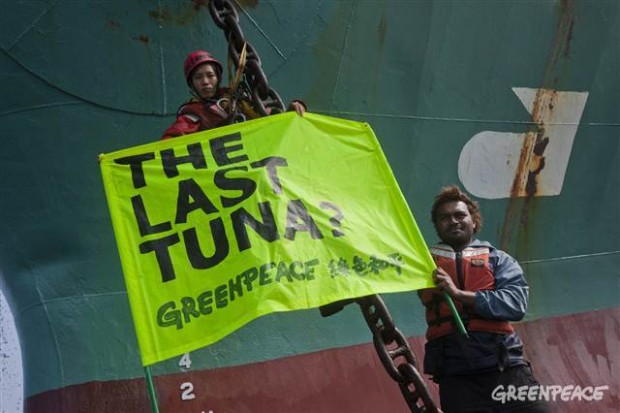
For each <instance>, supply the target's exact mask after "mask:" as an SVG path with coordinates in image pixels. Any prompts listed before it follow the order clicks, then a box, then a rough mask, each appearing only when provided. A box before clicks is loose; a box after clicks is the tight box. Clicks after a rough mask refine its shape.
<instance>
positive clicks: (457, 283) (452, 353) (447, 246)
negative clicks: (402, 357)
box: [419, 186, 548, 413]
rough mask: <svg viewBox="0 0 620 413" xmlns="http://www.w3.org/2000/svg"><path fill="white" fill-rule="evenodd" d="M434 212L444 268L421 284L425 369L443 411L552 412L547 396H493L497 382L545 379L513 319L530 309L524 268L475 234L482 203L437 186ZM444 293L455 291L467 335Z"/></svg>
mask: <svg viewBox="0 0 620 413" xmlns="http://www.w3.org/2000/svg"><path fill="white" fill-rule="evenodd" d="M431 219H432V222H433V224H434V226H435V230H436V232H437V235H438V236H439V238H440V239H441V241H442V242H441V243H439V244H438V245H436V246H434V247H432V248H431V254H432V256H433V258H434V260H435V262H436V264H437V267H438V268H437V270H436V271H435V273H434V274H433V279H434V281H435V285H436V288H432V289H426V290H421V291H419V296H420V298H421V300H422V303H423V304H424V306H425V307H426V320H427V324H428V329H427V332H426V338H427V340H428V341H427V343H426V347H425V357H424V372H425V373H427V374H430V375H432V376H433V380H434V381H436V382H437V383H438V384H439V395H440V400H441V408H442V410H443V411H444V412H445V413H454V412H478V413H484V412H547V411H548V410H547V406H546V403H545V402H544V401H540V400H538V398H535V397H531V398H527V397H526V398H521V399H522V400H510V401H506V400H497V398H494V397H493V393H494V391H495V392H497V390H496V388H497V387H498V386H503V388H502V389H504V390H505V389H507V388H508V386H515V388H519V387H520V386H527V387H528V388H529V387H536V386H539V384H538V382H537V381H536V379H535V378H534V376H533V375H532V371H531V368H530V364H529V362H528V361H527V360H526V359H525V358H524V356H523V343H522V342H521V339H520V338H519V336H518V335H517V334H515V331H514V329H513V327H512V325H511V324H510V321H518V320H521V319H522V318H523V316H524V315H525V311H526V309H527V298H528V285H527V282H526V280H525V278H524V276H523V270H522V269H521V267H520V266H519V264H518V263H517V261H516V260H515V259H514V258H512V257H511V256H509V255H508V254H507V253H505V252H504V251H501V250H498V249H496V248H495V247H493V246H492V245H491V244H489V243H488V242H486V241H478V240H476V239H474V235H475V234H476V233H478V231H480V229H481V228H482V215H481V213H480V209H479V207H478V203H477V202H475V201H473V200H471V199H470V198H469V197H468V196H467V195H466V194H465V193H463V192H462V191H461V190H460V189H459V188H458V187H456V186H449V187H446V188H443V189H442V190H441V191H440V192H439V194H438V195H437V197H436V198H435V203H434V204H433V207H432V211H431ZM444 293H447V294H448V295H449V296H450V297H452V300H453V301H454V304H455V306H456V308H457V310H458V312H459V314H460V316H461V318H462V320H463V322H464V324H465V326H466V329H467V331H468V334H469V338H466V337H464V336H462V335H461V334H460V333H459V332H458V330H457V328H456V325H455V322H454V318H453V317H452V315H451V312H450V307H449V305H448V303H447V301H446V299H445V298H444ZM534 390H536V389H534ZM532 399H533V400H532Z"/></svg>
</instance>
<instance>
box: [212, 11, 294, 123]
mask: <svg viewBox="0 0 620 413" xmlns="http://www.w3.org/2000/svg"><path fill="white" fill-rule="evenodd" d="M209 12H210V13H211V17H212V18H213V21H214V22H215V24H216V25H217V27H219V28H220V29H222V30H223V31H224V36H225V37H226V40H227V41H228V55H229V56H230V59H231V60H232V62H233V64H234V66H235V69H237V68H238V67H239V58H240V55H241V51H242V50H243V46H244V45H246V53H247V56H246V64H245V67H244V69H243V73H244V81H243V82H242V83H243V84H244V85H240V86H241V90H242V91H243V90H246V91H248V92H249V98H250V99H251V100H252V105H253V107H254V110H256V112H258V114H259V115H260V116H267V115H273V114H276V113H281V112H284V110H285V109H284V103H283V102H282V99H281V98H280V95H278V92H276V91H275V90H274V89H272V88H271V87H269V83H268V82H267V76H266V75H265V72H264V71H263V68H262V66H261V61H260V57H259V56H258V53H257V52H256V50H255V49H254V47H253V46H252V45H251V44H250V43H247V42H246V40H245V37H244V36H243V30H241V26H239V15H238V13H237V10H236V9H235V6H234V5H233V4H232V2H230V1H229V0H211V1H209Z"/></svg>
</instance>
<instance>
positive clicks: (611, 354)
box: [26, 308, 620, 413]
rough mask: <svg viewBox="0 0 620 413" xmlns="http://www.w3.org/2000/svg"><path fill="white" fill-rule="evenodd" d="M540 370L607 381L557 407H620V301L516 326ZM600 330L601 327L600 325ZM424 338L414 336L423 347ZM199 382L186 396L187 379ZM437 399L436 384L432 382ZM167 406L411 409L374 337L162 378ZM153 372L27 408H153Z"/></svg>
mask: <svg viewBox="0 0 620 413" xmlns="http://www.w3.org/2000/svg"><path fill="white" fill-rule="evenodd" d="M517 330H518V331H519V333H520V334H521V336H522V337H523V339H524V341H525V342H526V346H527V351H528V357H529V358H530V359H531V360H532V364H533V365H534V371H535V373H536V375H537V377H538V379H539V380H540V381H541V383H542V384H545V385H569V384H572V385H579V386H582V387H586V386H602V385H608V386H609V390H606V391H604V396H603V399H602V400H601V401H598V402H585V401H581V402H579V401H575V400H573V401H569V402H564V401H560V400H558V401H556V402H552V403H550V407H551V411H552V412H554V413H573V412H574V413H582V412H597V413H606V412H610V413H611V412H617V411H619V408H620V399H619V387H620V385H619V384H620V352H619V351H618V349H619V348H620V308H615V309H610V310H600V311H594V312H589V313H583V314H576V315H571V316H564V317H554V318H547V319H541V320H537V321H533V322H528V323H523V324H519V325H517ZM595 332H596V333H595ZM424 341H425V340H424V338H423V337H414V338H411V339H410V343H411V344H412V347H413V349H414V352H415V353H416V355H417V356H418V357H419V358H420V359H421V357H422V354H423V343H424ZM186 382H191V383H192V384H193V385H194V389H193V392H192V394H194V395H195V396H196V397H195V398H194V399H192V400H186V401H182V400H181V393H182V390H181V389H180V388H181V386H182V384H183V383H186ZM429 386H430V388H431V391H432V393H433V395H434V397H435V399H436V400H437V389H436V386H435V385H434V384H433V383H429ZM156 387H157V391H158V396H159V404H160V410H161V413H171V412H174V413H177V412H187V413H194V412H195V413H201V412H204V413H209V412H210V411H211V412H213V413H225V412H234V413H246V412H248V413H249V412H252V413H263V412H264V413H305V412H308V413H321V412H323V413H343V412H356V413H366V412H367V413H385V412H391V413H400V412H402V413H407V412H409V409H408V407H407V406H406V404H405V402H404V400H403V398H402V396H401V394H400V391H399V389H398V386H397V385H396V383H395V382H393V381H392V380H391V378H390V377H389V376H388V375H387V373H386V372H385V371H384V370H383V367H382V365H381V364H380V362H379V360H378V357H377V355H376V353H375V350H374V347H373V346H372V344H365V345H359V346H353V347H348V348H341V349H332V350H325V351H321V352H318V353H311V354H304V355H300V356H297V357H289V358H282V359H278V360H274V361H270V362H264V363H256V364H250V365H245V366H238V367H229V368H222V369H218V370H209V371H197V372H188V373H180V374H174V375H168V376H163V377H157V378H156ZM150 411H151V410H150V406H149V403H148V399H147V394H146V385H145V382H144V380H142V379H136V380H118V381H110V382H91V383H86V384H82V385H77V386H69V387H66V388H64V389H60V390H57V391H50V392H46V393H43V394H39V395H36V396H33V397H30V398H29V399H28V401H27V405H26V412H27V413H50V412H88V413H98V412H101V413H103V412H115V413H119V412H128V413H129V412H131V413H142V412H144V413H149V412H150Z"/></svg>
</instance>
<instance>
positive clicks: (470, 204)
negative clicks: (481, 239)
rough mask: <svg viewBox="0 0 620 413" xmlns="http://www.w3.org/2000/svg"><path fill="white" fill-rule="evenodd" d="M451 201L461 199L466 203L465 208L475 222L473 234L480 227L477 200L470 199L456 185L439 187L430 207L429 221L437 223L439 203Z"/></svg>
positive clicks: (480, 215)
mask: <svg viewBox="0 0 620 413" xmlns="http://www.w3.org/2000/svg"><path fill="white" fill-rule="evenodd" d="M453 201H462V202H464V203H465V204H466V205H467V209H469V213H470V214H471V218H472V220H473V221H474V224H476V227H475V228H474V234H476V233H477V232H478V231H480V230H481V229H482V214H481V212H480V206H479V205H478V202H476V201H474V200H472V199H471V198H470V197H469V196H467V194H465V193H464V192H463V191H461V189H460V188H459V187H458V186H456V185H450V186H446V187H444V188H441V191H439V193H438V194H437V196H436V197H435V202H434V203H433V208H432V209H431V221H432V222H433V224H434V225H437V209H438V208H439V206H440V205H442V204H445V203H446V202H453Z"/></svg>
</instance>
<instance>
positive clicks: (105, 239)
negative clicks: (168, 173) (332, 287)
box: [0, 0, 620, 396]
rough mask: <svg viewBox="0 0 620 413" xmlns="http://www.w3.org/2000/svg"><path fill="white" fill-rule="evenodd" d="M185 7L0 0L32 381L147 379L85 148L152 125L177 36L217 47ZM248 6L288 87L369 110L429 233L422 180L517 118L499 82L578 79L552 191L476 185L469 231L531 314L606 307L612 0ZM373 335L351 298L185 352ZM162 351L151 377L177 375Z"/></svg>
mask: <svg viewBox="0 0 620 413" xmlns="http://www.w3.org/2000/svg"><path fill="white" fill-rule="evenodd" d="M199 3H201V2H190V1H181V0H175V1H166V2H149V1H139V0H133V1H126V2H103V3H101V2H62V1H61V2H51V1H47V2H15V3H11V4H10V5H5V7H4V9H5V10H4V11H3V13H2V16H1V17H0V22H1V23H2V24H0V46H1V48H2V51H1V52H0V71H1V73H2V78H1V80H0V85H1V87H2V94H3V99H2V100H0V122H1V124H0V126H1V127H2V130H3V134H2V138H3V139H2V151H1V152H0V188H2V193H3V195H2V197H1V198H0V222H1V223H2V226H1V230H0V273H1V276H2V280H1V281H2V286H3V287H2V288H3V291H4V292H5V294H6V295H7V298H8V299H9V301H10V303H11V304H12V308H13V312H14V314H15V317H16V323H17V325H18V330H19V334H20V338H21V343H22V352H23V356H24V368H25V376H26V377H25V380H26V387H25V389H26V395H27V396H32V395H36V394H39V393H42V392H45V391H49V390H53V389H58V388H62V387H66V386H70V385H74V384H80V383H85V382H91V381H108V380H121V379H132V378H137V377H141V376H142V375H143V370H142V367H141V366H140V361H139V355H138V351H137V343H136V339H135V333H134V331H133V326H132V321H131V316H130V312H129V306H128V302H127V297H126V295H125V287H124V282H123V278H122V274H121V269H120V265H119V259H118V253H117V251H116V246H115V243H114V238H113V233H112V229H111V223H110V218H109V214H108V211H107V205H106V201H105V197H104V192H103V187H102V183H101V178H100V174H99V168H98V165H97V162H96V159H97V155H98V154H99V153H101V152H110V151H113V150H117V149H120V148H124V147H128V146H133V145H137V144H141V143H145V142H149V141H153V140H156V139H158V138H159V136H160V134H161V132H162V131H163V130H164V129H165V127H166V126H167V125H168V124H169V123H170V122H171V121H172V119H173V115H174V113H175V111H176V108H177V106H178V104H180V103H181V102H182V101H184V100H185V99H186V98H187V94H186V92H185V86H184V80H183V79H182V74H181V69H180V66H181V62H182V60H183V58H184V56H185V54H186V53H187V52H188V51H190V50H192V49H195V48H198V47H204V48H208V49H209V50H211V51H213V52H214V53H216V55H218V56H219V57H221V58H223V57H224V56H225V51H226V45H225V42H224V37H223V35H222V33H221V31H220V30H219V29H217V28H216V27H215V26H214V25H213V23H212V21H211V19H210V16H209V14H208V12H207V10H206V9H205V8H204V7H198V8H196V7H195V4H199ZM242 3H243V2H242ZM244 10H245V13H243V12H242V13H240V18H241V24H242V26H243V30H244V34H245V36H246V38H247V39H248V40H249V41H250V42H251V43H252V44H253V45H254V46H255V48H256V49H257V50H258V52H259V54H260V56H261V60H262V62H263V66H264V68H265V71H266V72H267V74H268V76H269V80H270V84H271V85H272V86H273V87H275V88H276V89H277V90H278V91H279V92H280V94H281V95H282V96H283V97H284V98H285V100H290V99H291V98H293V97H299V98H301V99H303V100H304V101H306V103H307V104H308V106H309V107H310V109H311V110H312V111H315V112H320V113H324V114H328V115H331V116H338V117H344V118H349V119H354V120H360V121H365V122H368V123H370V124H371V125H372V127H373V129H374V131H375V133H376V135H377V136H378V138H379V140H380V142H381V145H382V147H383V149H384V151H385V153H386V156H387V158H388V160H389V162H390V164H391V166H392V169H393V171H394V173H395V175H396V178H397V179H398V181H399V183H400V185H401V188H402V191H403V193H404V195H405V197H406V198H407V200H408V202H409V204H410V206H411V209H412V210H413V212H414V215H415V216H416V217H417V220H418V224H419V225H420V227H421V230H422V232H423V233H424V235H425V237H426V239H427V240H428V242H429V243H432V242H434V240H435V235H434V232H433V229H432V226H431V224H430V222H429V218H428V216H429V214H428V210H429V207H430V205H431V203H432V199H433V196H434V194H435V193H436V192H437V190H438V188H439V187H441V186H443V185H446V184H450V183H459V182H460V180H459V175H458V169H457V165H458V161H459V155H460V153H461V149H462V148H463V146H464V145H465V144H466V143H467V142H468V141H469V139H470V138H471V137H472V136H474V135H475V134H477V133H479V132H481V131H497V132H513V133H524V132H526V131H527V130H528V128H530V127H531V115H530V114H529V113H528V111H527V110H525V108H524V107H523V105H522V104H521V102H519V99H518V98H517V97H516V96H515V94H514V93H513V91H512V90H511V88H512V87H528V88H541V87H544V88H548V89H556V90H559V91H574V92H580V91H587V92H589V96H588V99H587V103H586V105H585V109H584V112H583V115H582V117H581V121H580V125H579V128H578V129H577V133H576V136H575V141H574V144H573V147H572V152H571V155H570V160H569V164H568V168H567V170H566V175H565V178H564V184H563V188H562V192H561V194H560V195H559V196H545V197H533V198H529V199H528V201H527V202H525V201H524V200H522V199H517V200H507V199H498V200H488V199H482V200H481V205H482V208H483V211H484V214H485V225H486V226H485V229H484V230H483V233H482V234H481V236H482V237H483V238H485V239H489V240H490V241H492V242H493V243H495V244H497V245H500V244H502V243H505V245H506V246H507V250H508V251H509V252H510V253H512V254H513V255H514V256H515V257H517V258H518V259H519V260H520V261H522V262H525V264H524V267H525V269H526V270H527V276H528V279H529V281H530V284H531V286H532V291H531V302H530V308H529V310H528V319H531V320H536V319H541V318H546V317H551V316H558V315H566V314H573V313H580V312H589V311H593V310H596V309H604V308H613V307H618V306H619V305H620V297H619V294H620V292H619V291H618V285H619V277H620V274H619V272H618V269H619V268H620V254H619V253H618V251H620V236H619V235H620V226H619V225H620V220H618V218H619V217H618V211H620V197H618V196H617V188H619V187H620V164H619V159H620V126H619V125H620V103H619V101H618V99H617V97H618V96H620V77H618V73H620V58H619V55H618V45H619V44H620V3H618V2H617V1H615V0H600V1H595V2H594V1H516V0H515V1H503V2H497V1H492V0H488V1H470V2H464V1H460V0H452V1H410V2H403V1H391V0H385V1H382V2H361V1H359V2H349V1H338V2H337V1H323V2H307V1H303V0H294V1H293V0H291V1H284V0H283V1H259V2H258V4H257V5H256V6H255V7H246V8H245V9H244ZM246 13H247V14H246ZM248 16H250V17H251V19H250V18H248ZM254 22H256V24H255V23H254ZM509 211H514V217H513V218H514V219H513V220H511V221H510V222H508V223H505V217H506V216H507V214H508V212H509ZM506 225H508V226H510V228H509V229H510V236H509V237H505V236H503V234H504V233H505V231H506V228H505V227H506ZM601 253H609V254H608V255H593V254H601ZM590 255H591V256H590ZM581 256H586V257H581ZM562 257H581V258H572V259H564V260H556V259H558V258H562ZM539 261H540V262H539ZM527 262H531V263H529V264H528V263H527ZM385 299H386V302H387V303H388V305H389V307H390V309H391V311H392V313H393V315H394V317H395V320H396V322H397V325H398V326H399V328H400V329H401V330H402V331H403V332H405V334H407V335H408V336H412V335H420V334H422V333H423V331H424V327H423V320H422V311H421V307H420V305H419V303H418V302H417V297H416V294H415V293H407V294H395V295H391V296H387V297H385ZM369 341H370V333H369V332H368V329H367V327H366V325H365V323H364V321H363V319H362V317H361V315H360V313H359V311H358V310H357V308H356V307H353V306H352V307H350V308H346V309H345V310H344V311H343V312H342V313H339V314H337V315H335V316H333V317H330V318H327V319H323V318H321V317H320V315H319V313H318V310H312V311H302V312H296V313H290V314H276V315H272V316H267V317H264V318H262V319H259V320H256V321H255V322H253V323H251V324H249V325H248V326H247V327H244V328H243V329H242V330H240V331H237V332H236V333H234V334H233V335H231V336H230V337H228V338H226V339H225V340H223V341H222V342H220V343H217V344H215V345H213V346H211V347H209V348H208V349H203V350H201V351H198V352H195V353H192V356H193V360H194V365H193V366H192V367H193V368H197V369H200V368H219V367H225V366H235V365H243V364H247V363H251V362H257V361H265V360H272V359H276V358H281V357H285V356H292V355H296V354H304V353H309V352H315V351H320V350H323V349H328V348H338V347H345V346H352V345H356V344H362V343H368V342H369ZM177 361H178V360H175V359H173V360H170V361H168V362H164V363H161V364H158V365H156V366H155V367H154V373H155V374H156V375H162V374H166V373H169V372H173V371H177V370H178V367H177V366H176V363H177Z"/></svg>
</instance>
